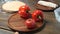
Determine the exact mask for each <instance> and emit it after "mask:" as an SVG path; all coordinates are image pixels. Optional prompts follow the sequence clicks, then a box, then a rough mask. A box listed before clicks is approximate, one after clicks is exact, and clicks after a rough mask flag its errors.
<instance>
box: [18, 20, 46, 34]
mask: <svg viewBox="0 0 60 34" xmlns="http://www.w3.org/2000/svg"><path fill="white" fill-rule="evenodd" d="M46 23H47V21H45V20H44V25H43V26H42V27H40V28H39V29H37V30H34V31H31V32H19V33H20V34H34V33H37V32H40V31H42V30H43V29H44V27H45V25H46Z"/></svg>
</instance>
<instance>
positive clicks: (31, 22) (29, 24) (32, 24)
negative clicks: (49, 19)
mask: <svg viewBox="0 0 60 34" xmlns="http://www.w3.org/2000/svg"><path fill="white" fill-rule="evenodd" d="M25 25H26V26H27V28H29V29H33V28H35V26H36V22H35V21H34V20H33V19H27V20H26V21H25Z"/></svg>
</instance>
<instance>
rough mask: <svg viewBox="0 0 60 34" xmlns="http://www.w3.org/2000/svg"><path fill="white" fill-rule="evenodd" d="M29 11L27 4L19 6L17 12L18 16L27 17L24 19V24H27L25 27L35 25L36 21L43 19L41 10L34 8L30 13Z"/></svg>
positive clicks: (33, 26)
mask: <svg viewBox="0 0 60 34" xmlns="http://www.w3.org/2000/svg"><path fill="white" fill-rule="evenodd" d="M29 11H30V7H29V6H26V5H25V6H21V7H20V8H19V11H18V14H19V15H20V17H22V18H24V19H27V20H26V21H25V25H26V26H27V28H30V29H32V28H35V27H36V26H35V25H36V22H39V21H43V12H42V11H41V10H34V11H33V13H32V14H31V13H30V12H29Z"/></svg>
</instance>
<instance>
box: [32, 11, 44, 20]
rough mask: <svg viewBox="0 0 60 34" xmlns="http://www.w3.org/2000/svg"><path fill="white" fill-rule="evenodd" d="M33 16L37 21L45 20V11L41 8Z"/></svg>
mask: <svg viewBox="0 0 60 34" xmlns="http://www.w3.org/2000/svg"><path fill="white" fill-rule="evenodd" d="M32 18H33V19H34V20H35V21H41V20H43V12H42V11H41V10H35V11H34V12H33V13H32Z"/></svg>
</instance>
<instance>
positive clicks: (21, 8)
mask: <svg viewBox="0 0 60 34" xmlns="http://www.w3.org/2000/svg"><path fill="white" fill-rule="evenodd" d="M21 10H24V11H29V10H30V7H28V6H27V5H24V6H21V7H20V8H19V11H21Z"/></svg>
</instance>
